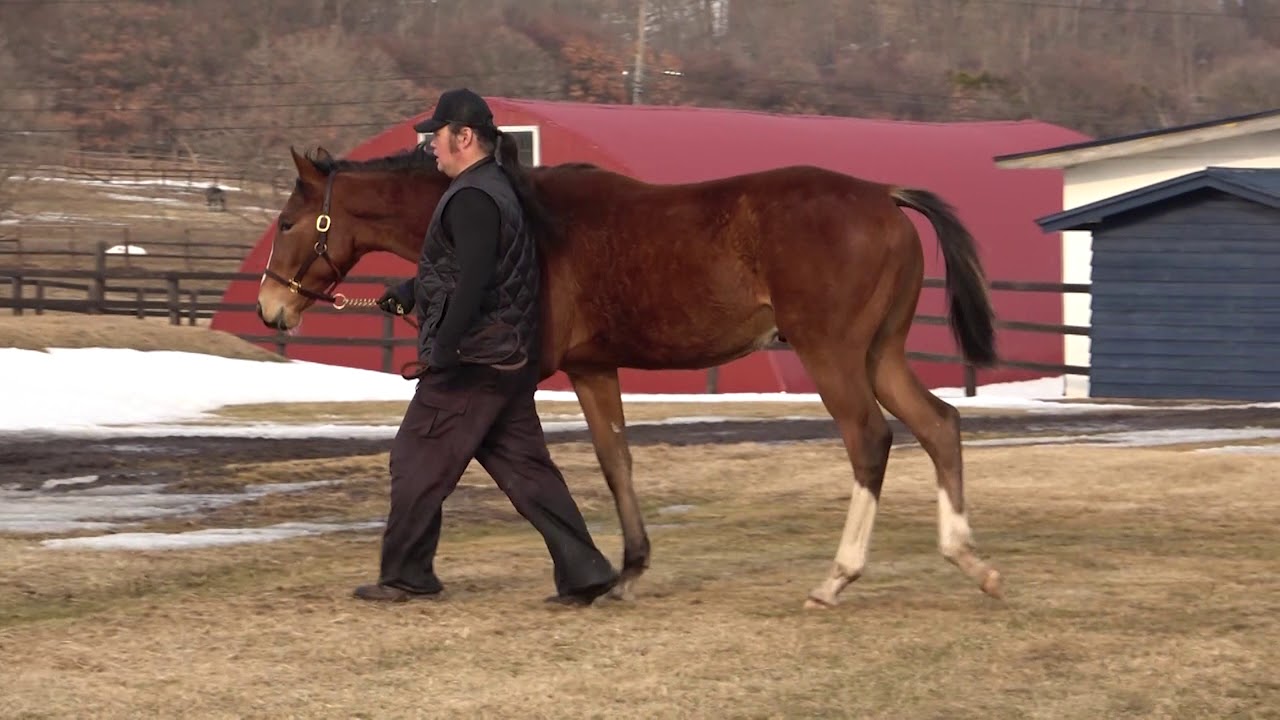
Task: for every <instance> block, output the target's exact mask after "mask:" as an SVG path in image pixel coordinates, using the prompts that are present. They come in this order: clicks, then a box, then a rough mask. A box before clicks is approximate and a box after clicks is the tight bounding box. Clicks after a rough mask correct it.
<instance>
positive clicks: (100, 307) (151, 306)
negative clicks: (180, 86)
mask: <svg viewBox="0 0 1280 720" xmlns="http://www.w3.org/2000/svg"><path fill="white" fill-rule="evenodd" d="M258 279H259V275H257V274H251V273H240V272H220V271H173V270H167V271H159V270H149V269H145V268H135V267H124V268H107V267H106V265H105V263H104V262H101V261H99V262H98V264H97V267H96V268H95V269H93V270H57V269H44V268H27V267H18V268H3V267H0V291H3V289H4V288H6V287H7V288H8V290H9V296H8V297H0V309H4V308H8V309H10V310H11V312H12V313H13V314H14V315H22V314H24V313H26V312H32V313H34V314H36V315H40V314H43V313H45V312H70V313H83V314H90V315H94V314H96V315H127V316H134V317H138V318H147V317H164V318H167V319H168V320H169V322H170V323H171V324H174V325H178V324H183V323H186V324H188V325H196V324H198V323H199V322H200V321H202V320H208V319H210V318H212V317H213V316H214V314H216V313H218V312H254V311H255V310H256V306H255V305H253V304H249V303H226V302H223V301H222V300H221V298H222V295H223V291H222V290H221V289H213V288H193V287H191V284H192V283H199V282H218V283H222V284H225V283H228V282H232V281H237V280H250V281H256V280H258ZM400 279H401V278H393V277H385V276H359V277H349V278H347V279H346V280H345V283H346V284H349V285H357V284H372V285H386V284H389V283H392V282H395V281H398V280H400ZM184 283H186V287H184ZM924 286H925V287H926V288H934V289H937V288H942V287H944V281H943V280H942V279H941V278H925V282H924ZM990 288H991V289H992V290H993V291H1003V292H1019V293H1050V294H1062V293H1088V292H1089V285H1088V284H1079V283H1076V284H1063V283H1047V282H1020V281H1006V280H996V281H993V282H991V283H990ZM49 290H59V291H62V292H64V293H67V292H69V293H74V294H82V295H83V297H73V298H54V297H49V294H48V291H49ZM215 296H216V297H215ZM311 312H313V313H321V314H329V313H336V312H339V311H337V310H334V309H333V308H330V307H327V306H317V307H316V308H314V309H313V310H311ZM341 312H342V313H344V314H347V315H364V316H378V317H381V318H382V320H383V322H382V332H381V334H380V335H379V336H378V337H360V338H351V337H315V336H290V335H287V334H285V333H279V334H274V335H269V334H252V333H246V334H239V337H240V338H241V339H243V340H245V341H247V342H251V343H256V344H263V345H272V346H274V347H275V349H276V351H277V352H279V353H280V354H282V355H283V354H285V353H286V351H287V348H288V346H290V345H321V346H329V347H378V348H381V349H382V369H383V370H384V371H387V372H391V371H393V370H394V368H393V359H392V358H393V353H394V351H395V349H396V348H399V347H407V346H412V345H414V344H416V339H415V338H411V337H404V338H402V337H396V336H395V323H394V320H395V319H394V318H393V317H391V316H389V315H386V314H384V313H382V312H380V311H378V310H377V309H373V308H349V309H344V310H342V311H341ZM914 322H916V323H918V324H921V325H945V324H946V318H945V317H942V316H937V315H917V316H916V317H915V319H914ZM996 327H997V328H999V329H1006V330H1017V331H1025V332H1039V333H1046V334H1052V335H1059V336H1062V335H1085V336H1087V335H1088V334H1089V328H1088V327H1086V326H1074V325H1062V324H1052V323H1035V322H1025V321H1014V320H998V321H997V323H996ZM788 347H789V346H788V345H787V344H785V343H774V344H773V345H771V346H769V349H786V348H788ZM907 355H908V357H909V358H911V359H913V360H918V361H926V362H936V363H944V364H957V365H963V366H964V384H965V393H966V395H970V396H972V395H974V394H975V393H976V385H977V377H976V375H977V374H976V371H975V369H974V368H973V367H972V366H970V365H968V364H967V363H965V362H964V359H963V358H962V357H960V356H959V355H954V354H947V353H931V352H918V351H909V352H908V353H907ZM1000 365H1001V366H1003V367H1010V368H1019V369H1026V370H1037V371H1043V372H1059V373H1064V374H1071V375H1088V374H1089V368H1088V367H1087V366H1081V365H1059V364H1051V363H1040V362H1031V361H1023V360H1001V361H1000ZM718 385H719V368H710V369H709V370H708V371H707V391H708V392H711V393H714V392H717V391H718Z"/></svg>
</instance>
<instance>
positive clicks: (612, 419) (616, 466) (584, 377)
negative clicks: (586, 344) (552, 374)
mask: <svg viewBox="0 0 1280 720" xmlns="http://www.w3.org/2000/svg"><path fill="white" fill-rule="evenodd" d="M567 374H568V375H569V381H570V382H572V383H573V390H574V392H575V393H577V395H578V402H579V403H580V404H581V405H582V412H583V415H585V416H586V419H587V430H588V431H589V432H590V433H591V444H592V445H593V446H594V447H595V450H596V459H597V460H598V461H599V462H600V469H601V470H602V471H603V472H604V479H605V482H606V483H608V485H609V492H611V493H612V494H613V502H614V506H615V507H616V508H617V511H618V524H619V525H620V526H621V527H622V543H623V552H622V571H621V573H620V577H619V579H618V584H617V585H616V586H614V588H613V590H612V591H611V592H610V595H611V596H612V597H613V598H615V599H622V600H630V599H632V598H633V597H634V595H633V593H634V587H635V583H636V580H638V579H639V578H640V576H641V575H642V574H644V571H645V569H646V568H648V567H649V536H648V534H647V533H646V532H645V529H644V517H643V516H642V515H641V513H640V501H639V500H638V499H637V498H636V491H635V486H634V484H633V483H632V480H631V448H630V446H629V445H628V444H627V438H626V435H625V434H624V433H625V428H626V423H625V420H624V418H623V414H622V387H621V385H620V384H619V383H618V371H616V370H604V371H597V372H590V373H584V372H577V371H574V372H568V373H567Z"/></svg>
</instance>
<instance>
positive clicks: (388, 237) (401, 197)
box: [369, 173, 444, 263]
mask: <svg viewBox="0 0 1280 720" xmlns="http://www.w3.org/2000/svg"><path fill="white" fill-rule="evenodd" d="M385 178H386V180H385V182H387V183H388V185H387V186H385V188H383V189H381V190H380V191H379V192H378V193H377V195H378V197H379V198H380V199H381V202H382V203H383V205H384V207H383V208H382V209H381V212H380V213H379V214H380V215H382V217H380V218H379V219H378V220H375V221H374V222H375V223H376V224H377V225H379V226H380V229H379V231H378V232H375V233H374V238H373V240H372V246H371V247H370V248H369V249H370V250H379V251H384V252H389V253H393V254H395V255H398V256H399V257H402V258H404V259H405V260H408V261H410V262H414V263H416V262H418V258H419V256H420V255H421V254H422V242H423V240H424V239H425V238H426V235H427V227H428V226H429V225H430V224H431V216H432V214H433V213H434V212H435V207H436V202H435V201H437V200H439V199H440V196H441V195H442V194H443V191H444V185H442V184H441V183H439V182H437V181H436V180H435V179H433V178H430V177H422V176H418V175H406V174H400V173H390V174H387V175H386V176H385Z"/></svg>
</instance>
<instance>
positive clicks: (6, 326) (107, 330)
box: [0, 315, 284, 362]
mask: <svg viewBox="0 0 1280 720" xmlns="http://www.w3.org/2000/svg"><path fill="white" fill-rule="evenodd" d="M0 347H14V348H25V349H28V350H44V349H46V348H99V347H100V348H130V349H134V350H171V351H180V352H194V353H204V354H206V355H219V356H222V357H229V358H240V359H245V360H272V361H280V362H283V361H284V358H282V357H280V356H279V355H277V354H275V353H272V352H269V351H267V350H263V349H262V348H259V347H258V346H256V345H252V344H250V343H247V342H245V341H244V340H241V339H240V338H238V337H236V336H235V335H231V334H230V333H224V332H221V331H217V330H209V329H208V328H202V327H189V326H185V325H170V324H169V323H168V322H167V321H166V320H164V319H160V318H149V319H145V320H139V319H137V318H122V317H114V316H102V315H23V316H20V317H14V316H0Z"/></svg>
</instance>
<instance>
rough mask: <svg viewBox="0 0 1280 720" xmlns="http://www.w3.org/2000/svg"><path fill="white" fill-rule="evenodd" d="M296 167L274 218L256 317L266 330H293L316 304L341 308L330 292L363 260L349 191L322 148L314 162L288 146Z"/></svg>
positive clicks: (342, 300)
mask: <svg viewBox="0 0 1280 720" xmlns="http://www.w3.org/2000/svg"><path fill="white" fill-rule="evenodd" d="M289 152H290V153H291V154H292V155H293V163H294V165H296V166H297V168H298V179H297V181H296V182H295V183H294V186H293V192H291V193H289V198H288V199H287V200H286V201H285V203H284V207H283V208H282V209H281V210H280V216H279V218H278V219H277V220H276V232H275V238H274V239H272V241H271V257H270V258H268V260H267V267H266V270H265V272H264V273H263V276H262V283H261V285H260V287H259V290H258V317H260V318H262V322H263V323H265V324H266V325H267V326H268V327H272V328H275V329H277V330H290V329H293V328H295V327H297V326H298V324H299V323H301V322H302V313H303V311H304V310H306V309H307V308H309V307H311V305H312V304H314V303H315V302H316V301H320V302H326V303H332V304H333V305H334V306H335V307H341V306H342V305H343V304H344V303H345V301H346V298H344V297H343V296H342V295H341V294H340V293H337V294H333V293H331V291H332V289H333V288H334V287H335V286H336V285H337V284H338V283H339V282H340V281H341V280H342V278H343V277H345V276H346V274H347V272H348V271H349V270H351V268H352V266H354V265H355V263H356V260H358V259H359V255H360V252H359V250H358V248H357V240H358V239H357V228H358V227H359V224H358V223H357V222H356V220H355V218H354V217H353V216H352V215H351V213H350V212H349V211H348V210H346V209H344V208H346V207H347V205H346V204H345V202H346V201H347V200H349V196H348V197H344V195H343V191H344V190H347V189H348V188H345V187H343V186H344V185H345V182H344V179H340V174H339V172H338V170H337V168H336V162H335V161H334V159H333V157H332V156H331V155H329V153H328V152H326V151H325V150H324V148H320V149H318V150H317V151H316V158H315V159H312V158H310V157H304V156H301V155H299V154H298V153H297V152H296V151H295V150H294V149H293V148H289Z"/></svg>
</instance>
